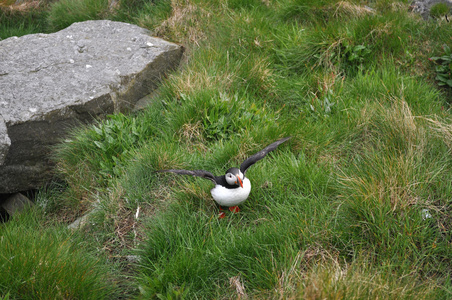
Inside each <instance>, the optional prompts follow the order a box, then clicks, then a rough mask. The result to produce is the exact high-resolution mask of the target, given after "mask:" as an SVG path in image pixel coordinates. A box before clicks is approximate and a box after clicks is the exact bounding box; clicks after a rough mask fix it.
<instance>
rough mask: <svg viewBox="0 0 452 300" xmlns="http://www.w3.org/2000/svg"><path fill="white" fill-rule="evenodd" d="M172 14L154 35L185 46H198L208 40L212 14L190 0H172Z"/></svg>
mask: <svg viewBox="0 0 452 300" xmlns="http://www.w3.org/2000/svg"><path fill="white" fill-rule="evenodd" d="M171 7H172V14H171V16H170V17H169V18H168V19H167V20H165V21H163V22H162V24H160V26H158V27H157V28H156V29H155V30H154V33H155V34H156V35H157V36H159V37H162V38H164V39H169V40H172V41H176V42H179V43H183V44H184V45H188V44H190V45H196V46H199V45H200V43H201V42H202V41H203V40H205V39H206V38H207V35H206V32H205V31H206V30H207V25H206V24H208V20H209V19H210V17H211V14H210V13H209V12H208V11H207V10H206V9H203V8H202V7H201V6H199V5H195V4H192V3H190V1H189V0H172V1H171Z"/></svg>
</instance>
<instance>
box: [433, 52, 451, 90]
mask: <svg viewBox="0 0 452 300" xmlns="http://www.w3.org/2000/svg"><path fill="white" fill-rule="evenodd" d="M443 50H444V54H443V55H442V56H434V57H431V58H430V61H433V62H434V63H435V64H436V67H435V71H436V78H435V79H436V80H437V81H438V85H439V86H449V87H451V88H452V51H451V49H450V48H449V46H447V45H444V46H443Z"/></svg>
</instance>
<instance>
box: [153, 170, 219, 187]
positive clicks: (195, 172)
mask: <svg viewBox="0 0 452 300" xmlns="http://www.w3.org/2000/svg"><path fill="white" fill-rule="evenodd" d="M157 172H159V173H163V172H171V173H176V174H181V175H191V176H197V177H202V178H205V179H209V180H211V181H212V182H213V183H215V184H216V183H217V182H216V180H215V176H214V175H213V174H212V173H210V172H209V171H205V170H193V171H191V170H174V169H170V170H159V171H157Z"/></svg>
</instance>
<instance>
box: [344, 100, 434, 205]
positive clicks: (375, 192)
mask: <svg viewBox="0 0 452 300" xmlns="http://www.w3.org/2000/svg"><path fill="white" fill-rule="evenodd" d="M390 102H392V104H391V106H390V107H385V106H384V105H382V104H377V105H376V106H374V105H372V106H370V107H369V106H368V107H365V108H364V109H363V110H362V114H361V121H360V123H359V125H358V126H359V127H363V130H361V132H362V142H363V143H362V144H361V145H360V147H359V149H360V150H359V152H360V153H367V154H365V155H364V156H363V157H362V158H360V159H358V160H357V162H355V163H354V165H355V167H354V168H353V170H354V172H353V173H348V174H345V173H344V172H342V171H339V172H338V178H339V179H340V181H339V182H340V183H341V185H342V186H343V188H344V189H345V190H347V191H348V192H346V193H345V195H341V197H342V198H344V199H346V201H349V200H348V199H350V198H351V199H355V200H354V201H358V202H362V203H363V204H364V203H367V205H375V204H376V203H381V204H382V203H385V204H388V205H390V207H391V209H392V210H393V211H395V210H398V209H401V210H404V209H406V208H407V207H409V206H411V205H413V204H418V203H419V202H420V201H425V199H421V198H419V197H418V196H417V194H416V188H417V186H418V185H420V184H422V183H425V181H426V180H428V177H429V175H428V174H422V172H420V166H421V161H422V159H423V156H424V154H425V151H426V145H427V137H426V134H425V130H424V128H423V127H422V126H419V125H418V124H417V122H416V118H415V116H413V114H412V112H411V110H410V108H409V106H408V104H407V103H406V102H405V101H404V100H403V99H397V98H393V99H390ZM374 201H376V203H374ZM371 203H373V204H371Z"/></svg>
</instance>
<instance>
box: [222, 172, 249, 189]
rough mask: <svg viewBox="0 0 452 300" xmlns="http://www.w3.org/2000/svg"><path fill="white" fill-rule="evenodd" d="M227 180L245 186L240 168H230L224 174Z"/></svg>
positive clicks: (232, 183) (231, 183) (229, 182)
mask: <svg viewBox="0 0 452 300" xmlns="http://www.w3.org/2000/svg"><path fill="white" fill-rule="evenodd" d="M224 177H225V178H226V182H227V183H228V184H230V185H239V186H241V187H243V179H244V176H243V173H242V172H241V171H240V169H239V168H229V169H228V170H227V171H226V174H225V175H224Z"/></svg>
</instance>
